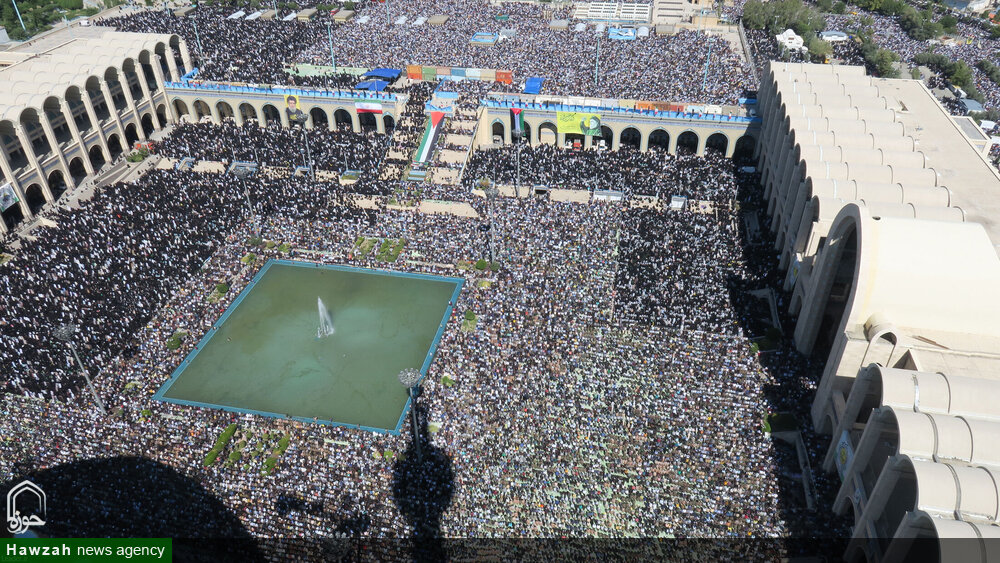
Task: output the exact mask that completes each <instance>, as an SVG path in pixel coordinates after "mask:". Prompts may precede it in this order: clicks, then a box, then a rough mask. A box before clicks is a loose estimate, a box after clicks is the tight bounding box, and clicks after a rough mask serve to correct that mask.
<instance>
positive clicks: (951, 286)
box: [830, 204, 1000, 338]
mask: <svg viewBox="0 0 1000 563" xmlns="http://www.w3.org/2000/svg"><path fill="white" fill-rule="evenodd" d="M851 226H853V227H854V228H856V229H857V233H858V237H857V241H858V246H859V248H858V260H859V264H860V267H855V276H856V277H855V280H854V284H853V289H852V292H851V300H852V301H850V302H849V303H848V304H847V307H848V309H847V310H848V311H849V313H848V315H846V316H845V319H844V323H842V325H841V326H842V328H844V329H845V330H849V329H850V328H849V327H860V326H863V325H864V323H865V321H866V320H867V319H869V318H870V317H871V316H872V315H874V314H882V315H883V316H885V317H886V318H890V319H893V322H894V323H895V324H897V325H899V326H901V327H910V328H928V327H933V328H934V329H935V330H937V331H942V332H952V333H957V334H978V335H981V336H987V337H994V338H1000V322H997V319H1000V261H998V260H997V256H996V252H995V250H994V249H993V245H992V244H991V242H990V240H989V237H988V236H987V234H986V231H985V229H984V228H983V226H982V225H980V224H978V223H971V222H962V223H959V222H944V221H926V220H920V219H900V218H895V217H874V216H872V214H871V212H870V211H869V210H868V209H866V208H864V207H861V206H859V205H857V204H848V205H846V206H845V207H844V208H843V209H842V210H841V211H840V214H839V215H838V216H837V218H836V219H835V220H834V222H833V225H831V228H830V233H831V235H832V234H833V233H836V232H838V230H840V229H847V228H850V227H851ZM841 232H843V231H841ZM956 249H961V252H956Z"/></svg>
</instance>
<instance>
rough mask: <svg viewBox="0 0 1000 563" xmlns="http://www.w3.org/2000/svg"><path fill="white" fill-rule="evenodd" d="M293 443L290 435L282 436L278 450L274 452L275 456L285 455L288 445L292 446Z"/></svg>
mask: <svg viewBox="0 0 1000 563" xmlns="http://www.w3.org/2000/svg"><path fill="white" fill-rule="evenodd" d="M291 441H292V438H291V437H290V436H289V435H288V434H285V435H284V436H282V437H281V439H280V440H278V449H276V450H274V453H275V455H281V454H283V453H285V450H287V449H288V444H290V443H291Z"/></svg>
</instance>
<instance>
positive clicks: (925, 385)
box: [868, 365, 1000, 465]
mask: <svg viewBox="0 0 1000 563" xmlns="http://www.w3.org/2000/svg"><path fill="white" fill-rule="evenodd" d="M868 369H869V370H874V372H873V374H874V375H875V377H876V378H877V379H878V380H879V381H881V385H882V405H884V406H888V407H893V408H894V409H896V411H897V412H899V411H901V410H910V411H914V410H916V411H919V412H922V413H929V414H942V415H950V416H962V417H966V418H977V419H982V420H985V421H991V422H997V423H1000V402H998V401H997V400H996V398H997V397H1000V378H998V379H981V378H978V377H967V376H962V375H949V374H943V373H928V372H921V371H913V370H907V369H896V368H888V367H883V366H877V365H875V366H871V367H869V368H868ZM998 377H1000V376H998ZM998 435H1000V434H998ZM998 465H1000V464H998Z"/></svg>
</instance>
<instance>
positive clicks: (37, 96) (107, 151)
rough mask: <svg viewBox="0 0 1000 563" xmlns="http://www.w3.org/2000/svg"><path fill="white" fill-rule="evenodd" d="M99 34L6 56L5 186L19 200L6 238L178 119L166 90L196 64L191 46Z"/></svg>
mask: <svg viewBox="0 0 1000 563" xmlns="http://www.w3.org/2000/svg"><path fill="white" fill-rule="evenodd" d="M93 31H94V32H97V33H99V34H100V35H99V36H96V37H86V38H77V39H73V40H70V41H67V42H65V43H62V44H59V45H58V46H56V47H54V48H45V46H44V44H41V45H37V46H34V45H33V46H28V47H25V48H24V50H15V51H9V52H4V53H0V66H2V68H0V108H2V113H0V173H2V178H3V180H2V181H0V185H4V184H7V183H9V184H10V185H11V187H12V188H13V189H14V192H15V193H16V195H17V197H18V199H19V203H18V205H17V206H16V207H14V208H11V209H8V210H7V211H6V212H5V213H4V219H5V220H4V221H0V231H3V232H6V231H7V229H8V224H16V223H17V222H19V221H21V220H23V219H26V218H31V217H32V216H33V215H34V214H35V213H36V212H37V211H38V210H39V209H41V207H42V206H43V205H45V204H46V203H49V202H53V201H55V200H56V199H57V198H58V197H59V195H60V194H61V193H62V192H63V191H65V190H66V189H69V188H73V187H75V186H76V185H77V184H78V183H79V182H80V181H82V180H83V179H84V178H85V177H87V176H90V175H93V174H94V173H95V172H96V171H97V170H99V169H100V168H101V167H102V166H104V165H105V164H106V163H108V162H110V161H112V160H114V159H115V158H116V157H117V156H118V155H120V154H122V153H123V152H125V151H128V150H130V149H131V147H132V145H133V143H135V142H138V141H145V140H146V139H147V137H148V135H149V134H150V133H152V132H153V131H154V130H156V129H159V128H162V127H163V126H164V125H166V123H167V122H168V121H169V120H170V119H171V118H170V115H169V103H168V100H167V97H166V94H165V91H164V84H165V82H167V81H169V80H179V79H180V77H181V75H182V74H183V73H184V72H186V70H189V69H190V67H191V61H190V58H189V55H188V51H187V48H186V46H185V44H184V41H183V40H182V39H180V38H179V37H178V36H176V35H154V34H138V33H119V32H114V31H101V30H93Z"/></svg>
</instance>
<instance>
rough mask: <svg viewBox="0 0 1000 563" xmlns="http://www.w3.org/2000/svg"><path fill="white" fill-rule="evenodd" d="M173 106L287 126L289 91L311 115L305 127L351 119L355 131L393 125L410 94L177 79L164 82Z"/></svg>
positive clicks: (198, 115) (215, 117) (216, 119)
mask: <svg viewBox="0 0 1000 563" xmlns="http://www.w3.org/2000/svg"><path fill="white" fill-rule="evenodd" d="M166 91H167V97H168V98H169V99H170V109H171V111H172V112H173V114H174V115H175V116H176V117H177V119H178V120H186V121H200V120H201V119H203V118H206V117H207V118H209V119H211V121H212V122H213V123H221V122H222V120H223V119H227V118H228V119H232V120H233V121H234V122H235V123H236V124H237V125H240V126H242V125H243V124H244V123H247V122H249V121H251V120H253V121H254V122H255V123H257V124H258V125H260V126H261V127H266V126H267V125H273V124H276V123H280V124H281V126H282V127H288V126H289V125H290V124H289V120H288V113H287V112H286V111H285V109H284V108H285V96H288V95H291V96H295V97H296V99H297V100H298V101H297V104H298V107H299V108H300V109H301V110H302V111H303V112H304V113H305V115H306V116H307V118H308V119H307V121H306V127H307V128H310V129H311V128H313V127H325V128H328V129H330V130H333V129H335V128H336V127H338V126H347V125H350V127H351V129H353V130H354V131H355V132H360V131H362V130H366V129H367V130H375V131H378V132H379V133H385V132H386V131H391V130H392V128H393V127H395V124H396V122H397V121H398V119H399V116H400V115H401V114H402V112H403V109H404V107H405V105H406V101H407V100H408V99H409V98H408V96H406V95H397V94H372V93H367V92H362V91H349V90H342V91H320V90H311V89H300V88H280V87H271V88H262V87H254V86H249V85H246V86H239V85H235V86H234V85H226V84H213V83H198V82H191V81H187V82H175V83H169V84H167V85H166ZM359 104H375V105H377V106H378V107H379V108H380V111H381V113H367V112H359V111H358V107H359Z"/></svg>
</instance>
